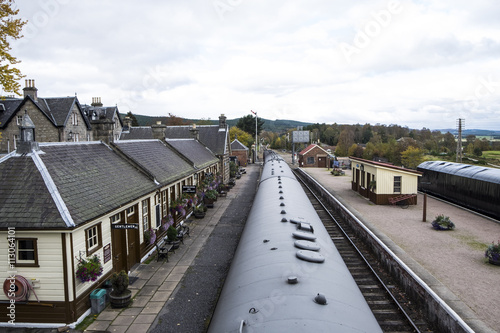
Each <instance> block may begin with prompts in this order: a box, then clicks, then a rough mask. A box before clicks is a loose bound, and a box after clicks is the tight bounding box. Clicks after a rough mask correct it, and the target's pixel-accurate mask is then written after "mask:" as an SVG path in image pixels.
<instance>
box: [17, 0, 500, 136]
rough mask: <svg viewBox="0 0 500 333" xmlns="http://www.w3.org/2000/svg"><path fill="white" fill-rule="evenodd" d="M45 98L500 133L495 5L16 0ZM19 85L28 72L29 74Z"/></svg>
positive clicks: (481, 0) (195, 113) (25, 67)
mask: <svg viewBox="0 0 500 333" xmlns="http://www.w3.org/2000/svg"><path fill="white" fill-rule="evenodd" d="M16 6H17V8H19V9H20V13H19V16H21V17H23V18H25V19H27V20H28V21H29V23H28V24H27V26H26V27H25V29H24V38H22V39H21V40H19V41H15V42H12V43H11V45H12V47H13V49H12V54H13V55H14V56H16V57H17V58H18V59H20V60H21V61H22V63H21V64H19V68H20V69H21V70H22V72H23V74H25V75H26V79H34V80H35V83H36V87H37V88H38V95H39V96H41V97H62V96H72V95H74V94H75V93H77V96H78V99H79V101H80V103H82V104H90V103H91V102H92V97H101V100H102V102H103V104H104V105H106V106H112V105H118V108H119V110H120V112H122V113H126V112H128V111H132V112H133V113H134V114H144V115H151V116H166V115H168V114H169V113H172V114H174V115H176V116H179V117H183V118H196V119H198V118H204V119H208V118H210V119H212V120H215V119H218V117H219V115H220V114H225V115H226V116H227V117H228V118H229V119H234V118H240V117H243V116H245V115H248V114H250V110H253V111H256V112H257V113H258V116H259V117H263V118H266V119H291V120H299V121H305V122H313V123H316V122H319V123H327V124H329V123H334V122H336V123H338V124H356V123H360V124H365V123H371V124H377V123H381V124H386V125H389V124H398V125H402V126H408V127H409V128H416V129H421V128H423V127H426V128H430V129H443V128H456V126H457V119H458V118H464V119H465V128H466V129H473V128H481V129H493V130H500V19H499V18H500V4H499V3H498V1H494V0H491V1H486V0H475V1H470V0H467V1H465V0H439V1H374V0H370V1H361V0H360V1H345V0H343V1H333V0H288V1H284V0H274V1H261V0H183V1H174V0H168V1H167V0H165V1H159V0H158V1H156V0H155V1H153V0H143V1H137V0H135V1H130V0H120V1H118V0H108V1H103V0H101V1H95V0H88V1H77V0H17V1H16ZM21 85H22V87H24V80H23V81H22V82H21Z"/></svg>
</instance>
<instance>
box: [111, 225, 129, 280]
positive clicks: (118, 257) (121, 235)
mask: <svg viewBox="0 0 500 333" xmlns="http://www.w3.org/2000/svg"><path fill="white" fill-rule="evenodd" d="M125 231H126V229H114V228H111V238H112V242H113V254H112V255H113V270H114V271H115V272H119V271H121V270H122V269H123V270H125V271H128V267H127V260H126V257H127V248H126V239H125V238H126V232H125Z"/></svg>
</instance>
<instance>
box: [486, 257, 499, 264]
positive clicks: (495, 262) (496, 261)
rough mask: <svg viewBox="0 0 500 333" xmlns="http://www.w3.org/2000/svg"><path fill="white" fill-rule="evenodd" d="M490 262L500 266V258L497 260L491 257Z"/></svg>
mask: <svg viewBox="0 0 500 333" xmlns="http://www.w3.org/2000/svg"><path fill="white" fill-rule="evenodd" d="M488 262H489V263H490V264H492V265H497V266H500V260H495V259H491V258H489V259H488Z"/></svg>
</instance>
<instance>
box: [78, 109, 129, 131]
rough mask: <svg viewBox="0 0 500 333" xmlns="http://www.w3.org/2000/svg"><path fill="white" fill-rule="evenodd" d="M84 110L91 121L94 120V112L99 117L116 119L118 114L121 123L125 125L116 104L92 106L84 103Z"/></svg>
mask: <svg viewBox="0 0 500 333" xmlns="http://www.w3.org/2000/svg"><path fill="white" fill-rule="evenodd" d="M82 110H83V113H84V114H85V116H86V117H87V118H88V119H89V121H92V120H93V119H92V118H93V114H94V113H95V115H96V117H97V119H98V120H99V119H107V120H111V121H114V119H113V117H114V115H115V114H116V115H117V117H118V119H119V121H120V124H121V125H122V126H123V122H122V119H121V117H120V116H119V111H118V107H116V106H92V105H87V104H83V105H82Z"/></svg>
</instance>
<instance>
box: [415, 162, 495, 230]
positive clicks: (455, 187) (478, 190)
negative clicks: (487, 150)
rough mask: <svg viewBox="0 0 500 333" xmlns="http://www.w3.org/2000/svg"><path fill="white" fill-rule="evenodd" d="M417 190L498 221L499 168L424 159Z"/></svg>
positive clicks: (420, 166) (420, 167) (419, 169)
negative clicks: (426, 160) (425, 160)
mask: <svg viewBox="0 0 500 333" xmlns="http://www.w3.org/2000/svg"><path fill="white" fill-rule="evenodd" d="M417 170H418V171H421V172H422V173H423V175H422V177H421V179H420V181H419V186H418V189H419V191H422V192H424V193H429V194H432V195H434V196H436V197H439V198H442V199H445V200H447V201H450V202H453V203H455V204H458V205H460V206H463V207H466V208H468V209H471V210H474V211H477V212H479V213H482V214H484V215H488V216H490V217H493V218H495V219H497V220H500V205H499V198H500V169H494V168H487V167H484V166H476V165H470V164H461V163H453V162H444V161H428V162H423V163H421V164H420V165H419V166H418V167H417Z"/></svg>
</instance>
